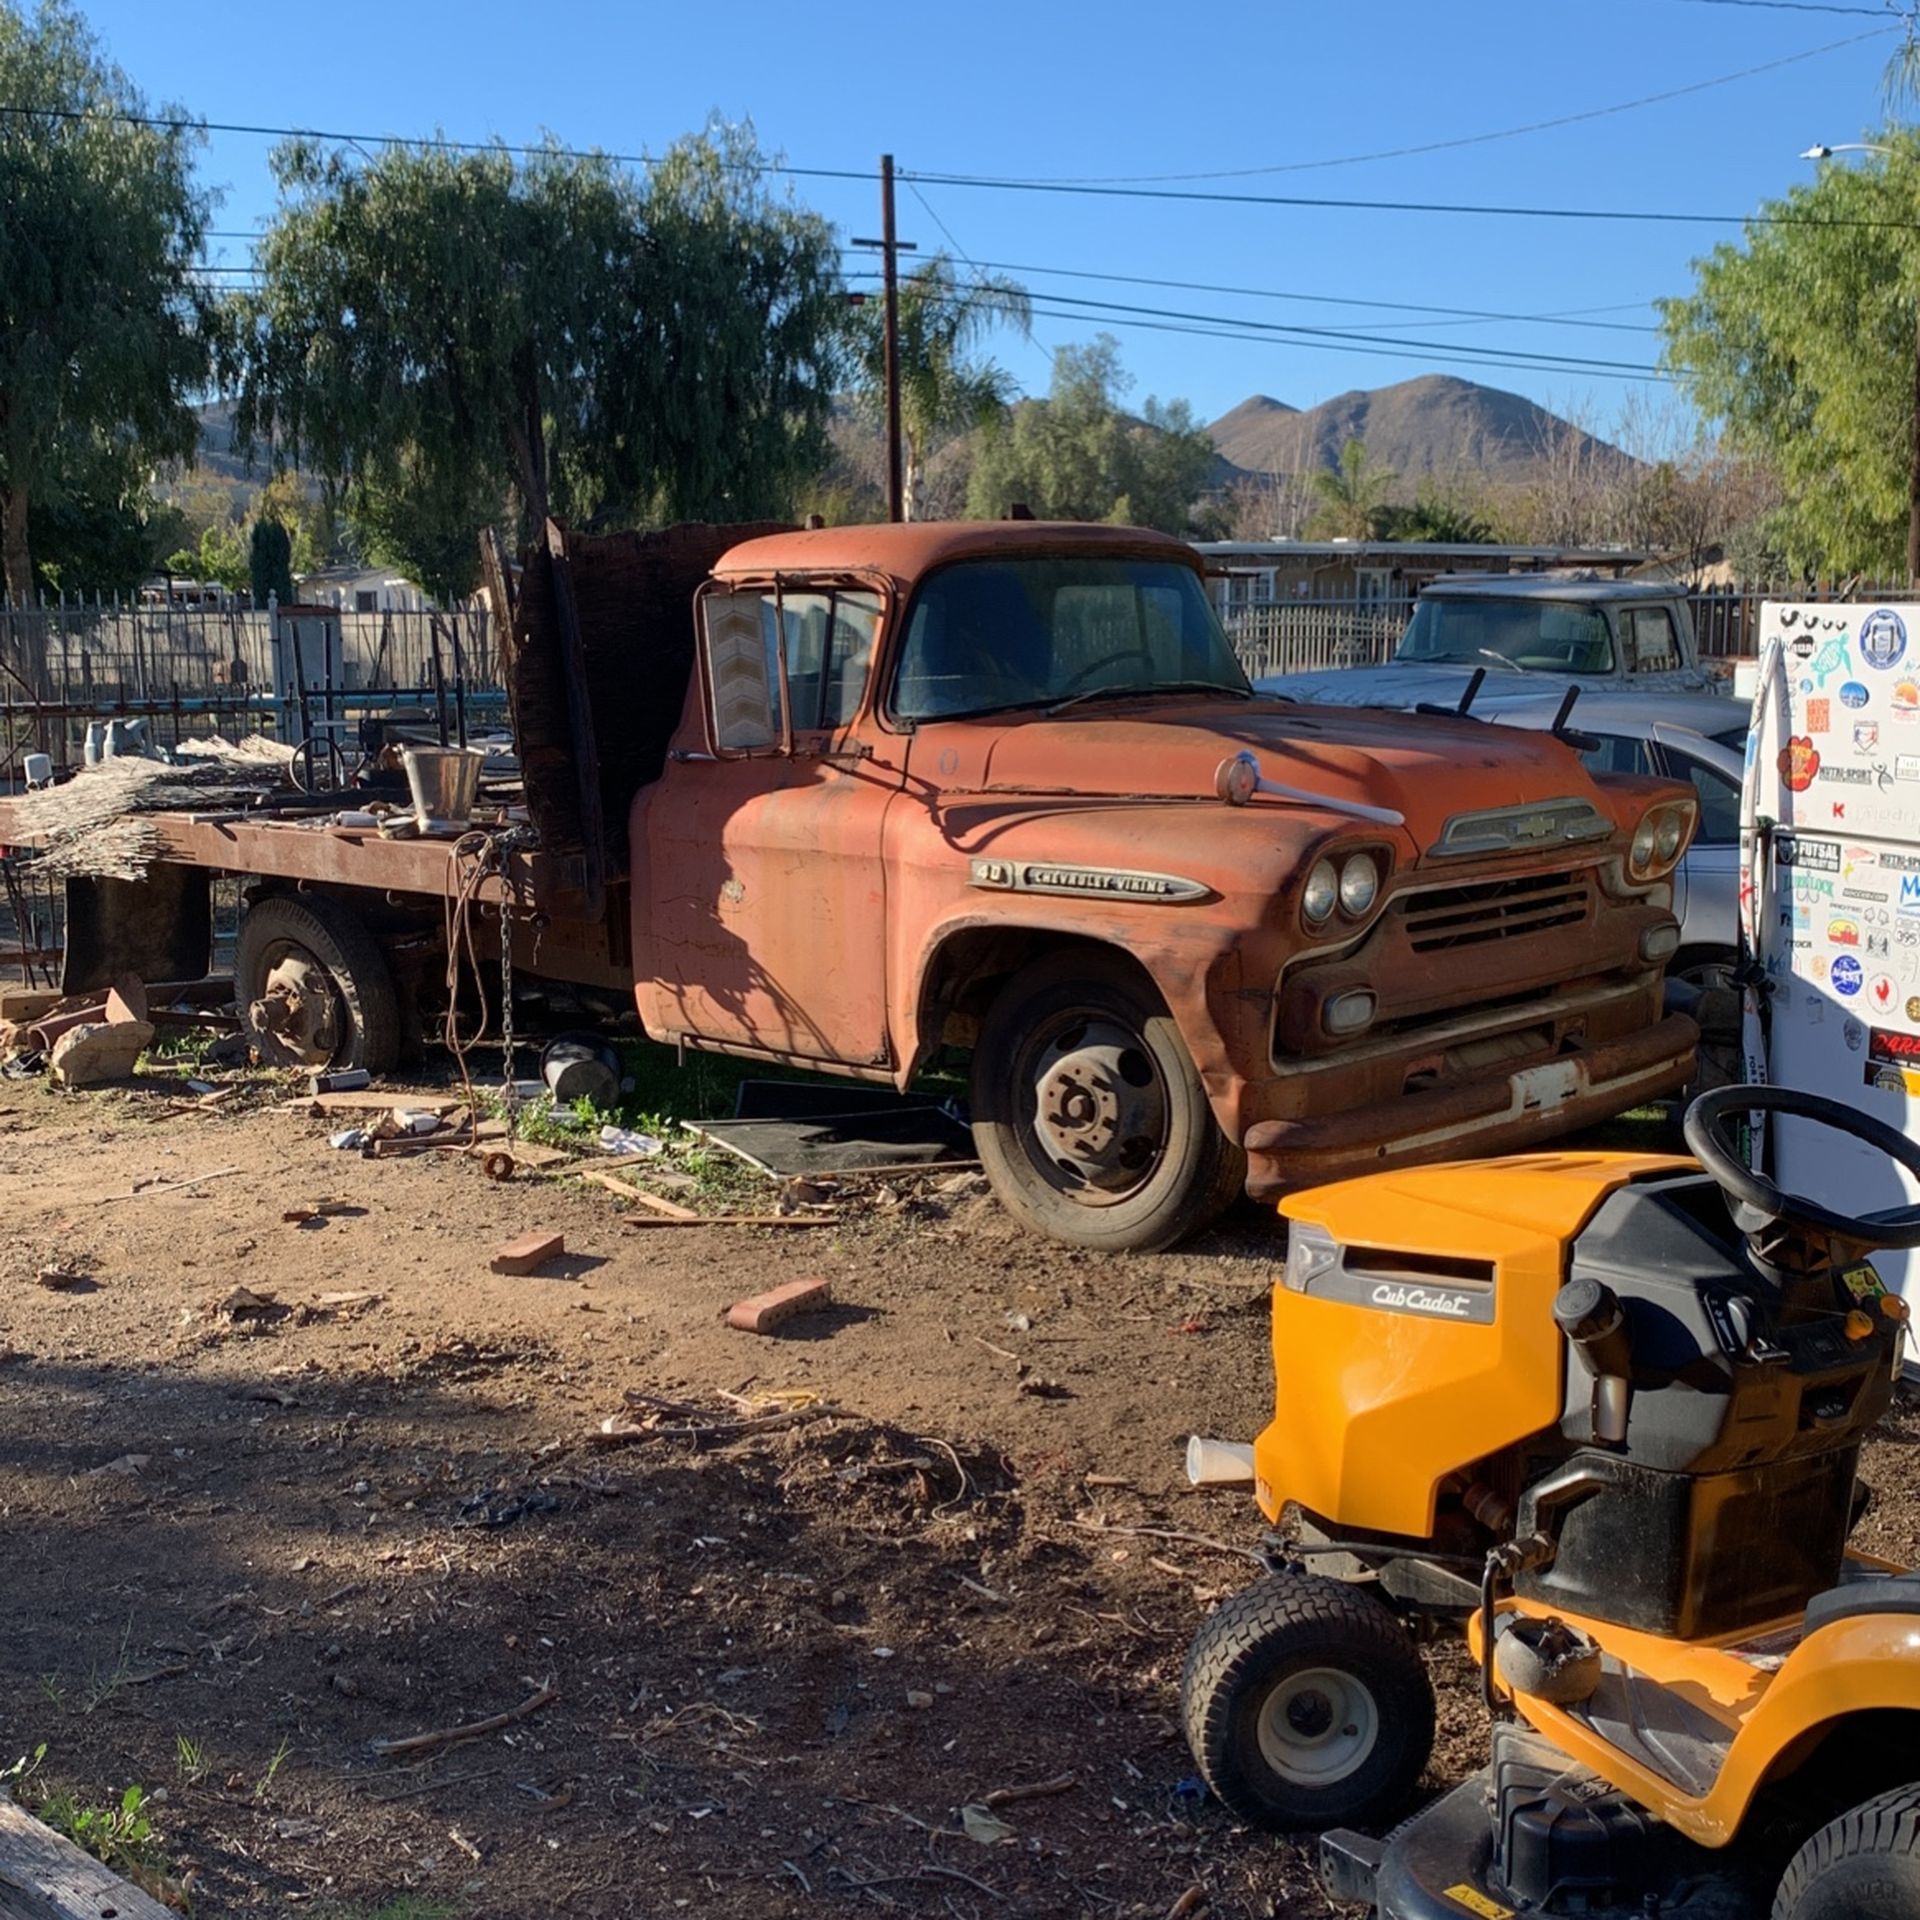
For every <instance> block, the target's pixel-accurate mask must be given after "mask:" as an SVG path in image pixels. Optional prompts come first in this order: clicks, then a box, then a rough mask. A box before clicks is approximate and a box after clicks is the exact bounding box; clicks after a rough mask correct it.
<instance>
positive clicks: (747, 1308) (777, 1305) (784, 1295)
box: [727, 1278, 833, 1333]
mask: <svg viewBox="0 0 1920 1920" xmlns="http://www.w3.org/2000/svg"><path fill="white" fill-rule="evenodd" d="M832 1304H833V1285H832V1282H831V1281H827V1280H822V1279H819V1278H815V1279H811V1280H789V1281H788V1282H787V1283H786V1285H785V1286H780V1287H775V1288H774V1289H773V1290H772V1291H771V1292H769V1293H756V1294H755V1295H754V1296H753V1298H752V1299H751V1300H736V1301H735V1302H734V1303H733V1305H732V1306H730V1307H729V1308H728V1309H727V1325H728V1326H730V1327H738V1328H739V1329H740V1331H741V1332H742V1333H771V1332H772V1331H773V1330H774V1328H775V1327H777V1326H778V1325H779V1324H780V1323H781V1321H783V1320H791V1319H792V1318H793V1316H794V1315H795V1314H797V1313H812V1312H814V1311H816V1310H817V1309H818V1308H820V1307H829V1306H831V1305H832Z"/></svg>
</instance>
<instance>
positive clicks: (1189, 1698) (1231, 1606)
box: [1180, 1573, 1434, 1833]
mask: <svg viewBox="0 0 1920 1920" xmlns="http://www.w3.org/2000/svg"><path fill="white" fill-rule="evenodd" d="M1180 1693H1181V1706H1182V1710H1183V1713H1184V1716H1185V1719H1186V1728H1187V1741H1188V1744H1189V1745H1190V1746H1191V1747H1192V1748H1193V1756H1194V1759H1195V1760H1196V1761H1197V1762H1198V1763H1199V1766H1200V1776H1201V1778H1202V1779H1203V1780H1205V1781H1206V1783H1207V1785H1208V1786H1209V1787H1210V1788H1212V1790H1213V1792H1214V1793H1215V1795H1216V1796H1217V1797H1218V1798H1219V1799H1220V1800H1222V1801H1223V1802H1224V1803H1225V1804H1226V1805H1227V1806H1228V1807H1230V1808H1231V1809H1232V1810H1233V1811H1234V1812H1235V1813H1237V1814H1239V1815H1240V1817H1241V1818H1242V1819H1243V1820H1248V1821H1251V1822H1252V1823H1253V1824H1254V1825H1256V1826H1261V1827H1268V1828H1271V1829H1273V1830H1274V1831H1276V1832H1280V1833H1303V1832H1318V1831H1320V1830H1322V1829H1324V1828H1327V1827H1344V1826H1355V1827H1369V1826H1376V1825H1378V1824H1380V1823H1382V1822H1384V1821H1387V1820H1390V1819H1392V1818H1393V1817H1394V1816H1395V1815H1396V1814H1398V1813H1399V1812H1400V1811H1401V1810H1402V1809H1403V1808H1404V1807H1405V1805H1406V1803H1407V1800H1408V1799H1409V1797H1410V1796H1411V1795H1412V1792H1413V1789H1414V1785H1415V1783H1416V1782H1417V1781H1418V1780H1419V1778H1420V1773H1421V1769H1422V1768H1423V1767H1425V1765H1426V1764H1427V1756H1428V1754H1429V1753H1431V1751H1432V1750H1433V1716H1434V1703H1433V1683H1432V1682H1431V1681H1430V1680H1429V1679H1428V1678H1427V1670H1426V1667H1425V1665H1424V1663H1423V1662H1422V1660H1421V1658H1420V1654H1419V1650H1418V1649H1417V1648H1416V1647H1415V1645H1414V1643H1413V1641H1412V1640H1411V1638H1409V1636H1408V1635H1407V1633H1406V1632H1405V1631H1404V1629H1403V1628H1402V1627H1401V1626H1400V1623H1399V1622H1398V1621H1397V1620H1395V1619H1394V1617H1393V1616H1392V1614H1390V1613H1389V1612H1388V1611H1387V1610H1386V1608H1385V1607H1384V1606H1382V1605H1381V1604H1380V1602H1379V1601H1377V1600H1374V1599H1372V1598H1371V1597H1370V1596H1369V1595H1367V1594H1365V1593H1362V1592H1361V1591H1359V1590H1358V1589H1357V1588H1354V1587H1351V1586H1348V1585H1346V1584H1345V1583H1344V1582H1342V1581H1338V1580H1326V1579H1321V1578H1319V1577H1318V1576H1316V1575H1313V1574H1301V1573H1283V1574H1273V1575H1270V1576H1269V1577H1268V1578H1266V1579H1264V1580H1261V1581H1258V1582H1256V1583H1255V1584H1254V1585H1253V1586H1251V1587H1248V1588H1247V1589H1246V1590H1245V1591H1244V1592H1241V1593H1237V1594H1235V1595H1234V1596H1233V1598H1232V1599H1230V1600H1226V1601H1223V1602H1222V1603H1221V1605H1220V1606H1218V1607H1217V1608H1215V1609H1214V1611H1213V1613H1212V1614H1210V1615H1209V1616H1208V1618H1207V1620H1206V1623H1205V1624H1204V1625H1203V1626H1202V1627H1201V1629H1200V1631H1199V1633H1198V1634H1197V1635H1196V1636H1195V1638H1194V1642H1193V1647H1192V1650H1191V1651H1190V1652H1189V1653H1188V1655H1187V1669H1186V1674H1185V1677H1184V1678H1183V1680H1182V1682H1181V1689H1180Z"/></svg>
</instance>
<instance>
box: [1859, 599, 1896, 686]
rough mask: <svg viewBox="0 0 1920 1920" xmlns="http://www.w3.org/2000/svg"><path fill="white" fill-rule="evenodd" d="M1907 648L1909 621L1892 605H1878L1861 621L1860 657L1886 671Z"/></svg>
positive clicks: (1869, 664)
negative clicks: (1896, 611)
mask: <svg viewBox="0 0 1920 1920" xmlns="http://www.w3.org/2000/svg"><path fill="white" fill-rule="evenodd" d="M1906 650H1907V623H1906V622H1905V621H1904V620H1902V619H1901V618H1900V616H1899V615H1898V614H1897V613H1895V612H1894V610H1893V609H1892V608H1891V607H1876V608H1875V609H1874V610H1873V612H1871V613H1870V614H1868V615H1867V617H1866V618H1865V619H1864V620H1862V621H1861V622H1860V657H1861V658H1862V659H1863V660H1865V661H1866V663H1867V665H1868V666H1870V667H1878V668H1880V669H1881V671H1882V672H1884V671H1885V670H1886V669H1887V668H1888V667H1891V666H1894V665H1896V664H1898V662H1899V659H1900V656H1901V655H1902V654H1903V653H1905V652H1906Z"/></svg>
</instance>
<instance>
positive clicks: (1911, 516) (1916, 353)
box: [1907, 296, 1920, 587]
mask: <svg viewBox="0 0 1920 1920" xmlns="http://www.w3.org/2000/svg"><path fill="white" fill-rule="evenodd" d="M1907 584H1908V585H1909V586H1914V587H1920V296H1916V298H1915V301H1914V312H1913V445H1912V448H1911V450H1910V451H1909V453H1908V455H1907Z"/></svg>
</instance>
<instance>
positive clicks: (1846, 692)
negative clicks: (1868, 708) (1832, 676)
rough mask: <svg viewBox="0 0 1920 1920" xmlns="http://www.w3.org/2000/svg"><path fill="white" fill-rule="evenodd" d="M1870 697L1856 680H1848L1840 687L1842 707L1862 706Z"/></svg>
mask: <svg viewBox="0 0 1920 1920" xmlns="http://www.w3.org/2000/svg"><path fill="white" fill-rule="evenodd" d="M1871 698H1872V696H1871V695H1870V694H1869V693H1868V692H1867V690H1866V688H1865V687H1863V686H1862V685H1861V684H1860V682H1859V681H1858V680H1849V681H1848V682H1847V683H1846V685H1845V686H1843V687H1842V688H1841V689H1840V704H1841V705H1842V706H1843V707H1864V706H1865V705H1866V704H1867V702H1868V700H1869V699H1871Z"/></svg>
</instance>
